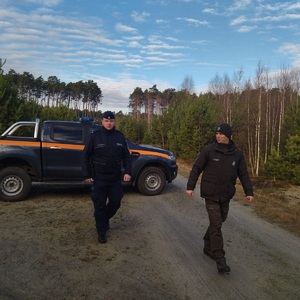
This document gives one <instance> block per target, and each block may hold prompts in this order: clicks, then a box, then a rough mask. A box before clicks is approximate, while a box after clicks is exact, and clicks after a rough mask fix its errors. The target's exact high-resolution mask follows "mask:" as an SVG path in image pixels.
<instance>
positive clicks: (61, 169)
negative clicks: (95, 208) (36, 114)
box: [0, 118, 177, 201]
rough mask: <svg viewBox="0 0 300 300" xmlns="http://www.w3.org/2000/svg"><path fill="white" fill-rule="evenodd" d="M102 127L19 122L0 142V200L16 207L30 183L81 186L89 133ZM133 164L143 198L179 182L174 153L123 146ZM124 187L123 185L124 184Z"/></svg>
mask: <svg viewBox="0 0 300 300" xmlns="http://www.w3.org/2000/svg"><path fill="white" fill-rule="evenodd" d="M99 126H101V125H97V124H94V123H93V122H92V121H91V120H90V119H89V118H81V120H80V121H78V122H75V121H54V120H49V121H45V122H43V123H42V122H40V120H39V119H36V120H35V121H21V122H17V123H14V124H13V125H11V126H10V127H9V128H8V129H7V130H6V131H5V132H3V133H2V134H1V136H0V199H1V200H4V201H19V200H23V199H25V198H26V197H27V196H28V194H29V193H30V190H31V187H32V184H33V183H39V184H65V185H69V184H71V185H74V184H75V185H77V184H78V185H80V184H83V178H82V170H81V155H82V150H83V148H84V144H85V142H86V141H87V139H88V138H89V135H90V134H91V132H93V131H95V130H97V129H99V128H100V127H99ZM127 143H128V148H129V151H130V154H131V158H132V178H131V181H130V183H129V184H130V185H132V186H134V187H137V188H138V190H139V191H140V193H142V194H144V195H149V196H151V195H158V194H160V193H161V192H162V191H163V189H164V187H165V185H166V182H168V183H171V182H172V181H173V180H174V179H175V178H176V176H177V164H176V159H175V157H174V155H173V153H172V152H170V151H167V150H164V149H161V148H156V147H151V146H145V145H139V144H134V143H132V142H130V141H129V140H127ZM124 184H126V183H124Z"/></svg>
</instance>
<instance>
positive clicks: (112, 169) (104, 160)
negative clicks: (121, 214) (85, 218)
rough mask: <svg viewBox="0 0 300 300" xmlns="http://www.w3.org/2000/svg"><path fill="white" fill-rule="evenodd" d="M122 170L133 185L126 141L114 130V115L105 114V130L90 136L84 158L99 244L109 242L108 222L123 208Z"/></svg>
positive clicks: (125, 178) (83, 167)
mask: <svg viewBox="0 0 300 300" xmlns="http://www.w3.org/2000/svg"><path fill="white" fill-rule="evenodd" d="M122 166H123V167H124V169H125V174H124V176H123V180H124V181H130V179H131V176H130V174H131V160H130V153H129V150H128V146H127V143H126V139H125V137H124V135H123V133H121V132H120V131H118V130H116V129H115V115H114V114H113V113H112V112H111V111H106V112H104V113H103V115H102V127H101V128H100V129H99V130H97V131H95V132H94V133H92V134H91V137H90V139H89V141H88V142H87V144H86V145H85V147H84V150H83V155H82V169H83V178H84V182H85V183H93V187H92V192H91V199H92V200H93V203H94V217H95V222H96V229H97V233H98V241H99V242H100V243H106V242H107V238H106V232H107V230H108V229H109V219H110V218H111V217H112V216H114V215H115V214H116V212H117V210H118V209H119V208H120V205H121V199H122V197H123V189H122ZM107 200H108V201H107Z"/></svg>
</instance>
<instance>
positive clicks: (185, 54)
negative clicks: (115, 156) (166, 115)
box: [0, 0, 300, 113]
mask: <svg viewBox="0 0 300 300" xmlns="http://www.w3.org/2000/svg"><path fill="white" fill-rule="evenodd" d="M0 4H1V5H0V58H1V59H2V62H3V61H4V60H6V63H5V65H4V66H3V69H4V72H5V73H6V72H8V71H9V70H11V69H12V70H14V71H15V72H17V73H19V74H22V73H23V72H29V73H31V74H33V76H34V77H35V78H37V77H39V76H42V77H43V79H44V80H47V79H48V77H49V76H56V77H57V78H58V79H59V80H60V81H61V82H65V83H69V82H77V81H80V80H82V81H84V82H86V81H88V80H93V81H94V82H96V83H97V84H98V86H99V87H100V88H101V91H102V94H103V98H102V105H101V106H100V107H99V109H100V110H101V111H104V110H112V111H115V112H118V111H120V110H122V111H123V112H125V113H126V112H128V110H129V109H128V104H129V95H130V94H131V93H132V92H133V91H134V89H135V88H136V87H140V88H142V89H143V90H145V89H149V88H151V87H152V86H153V85H156V86H157V88H158V90H160V91H164V90H165V89H168V88H174V89H176V90H180V89H181V86H182V83H183V81H184V79H185V78H187V77H188V78H191V79H192V81H193V83H194V92H195V93H196V94H199V93H205V92H206V91H208V87H209V83H210V81H211V80H212V79H213V78H215V76H216V75H219V76H221V77H222V76H224V75H225V74H226V75H228V76H229V77H230V78H233V76H234V73H235V72H237V71H239V70H240V69H241V68H242V69H243V71H244V78H245V79H251V78H254V77H255V73H256V69H257V66H258V64H259V63H262V64H263V65H265V66H266V67H267V68H268V70H269V71H270V72H276V71H277V70H279V69H280V68H282V67H283V66H284V67H288V68H293V67H296V68H300V1H276V0H219V1H211V0H144V1H142V0H22V1H21V0H13V1H12V0H0Z"/></svg>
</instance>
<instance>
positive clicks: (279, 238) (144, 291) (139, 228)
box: [0, 175, 300, 300]
mask: <svg viewBox="0 0 300 300" xmlns="http://www.w3.org/2000/svg"><path fill="white" fill-rule="evenodd" d="M185 186H186V178H184V177H183V176H181V175H179V176H178V177H177V178H176V180H175V181H174V182H173V183H172V184H167V187H166V189H165V191H164V193H163V194H162V195H159V196H154V197H146V196H142V195H141V194H139V193H138V192H136V191H135V190H133V189H131V188H126V190H125V196H124V199H123V201H122V206H121V208H120V210H119V211H118V213H117V215H116V216H115V217H114V218H113V219H112V221H111V229H110V231H109V234H108V243H106V244H99V243H98V242H97V235H96V231H95V226H94V220H93V207H92V202H91V200H90V199H89V190H88V189H87V188H62V187H57V188H54V187H51V188H44V187H35V188H34V189H33V191H32V193H31V194H30V196H29V198H28V199H27V200H25V201H22V202H16V203H7V202H0V222H1V241H0V276H1V278H0V279H1V280H0V299H1V300H12V299H15V300H27V299H28V300H32V299H43V300H47V299H56V300H57V299H104V300H112V299H113V300H123V299H130V300H140V299H143V300H147V299H155V300H156V299H159V300H165V299H179V300H181V299H182V300H187V299H193V300H199V299H200V300H201V299H206V300H208V299H230V300H234V299H249V300H250V299H253V300H258V299H261V300H264V299H272V300H274V299H278V300H279V299H280V300H282V299H300V279H299V277H300V276H299V271H300V239H299V238H297V237H295V236H293V235H291V234H289V233H288V232H286V231H284V230H282V229H280V228H278V227H276V226H274V225H271V224H270V223H268V222H266V221H263V220H261V219H259V218H258V217H256V216H255V215H254V214H253V212H252V210H251V206H250V205H246V202H245V205H242V204H240V203H238V202H236V201H232V202H231V206H230V212H229V217H228V219H227V221H226V222H225V223H224V226H223V234H224V242H225V250H226V256H227V263H228V264H229V266H230V267H231V273H230V274H229V275H220V274H218V272H217V269H216V264H215V262H214V261H213V260H212V259H210V258H209V257H207V256H205V255H204V254H203V252H202V250H203V240H202V237H203V234H204V233H205V230H206V227H207V222H208V220H207V215H206V211H205V207H204V203H203V200H201V199H200V196H199V188H198V187H197V190H196V193H195V194H196V195H195V196H194V197H193V198H189V197H187V195H186V194H185Z"/></svg>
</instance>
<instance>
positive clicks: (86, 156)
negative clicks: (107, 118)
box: [82, 127, 131, 181]
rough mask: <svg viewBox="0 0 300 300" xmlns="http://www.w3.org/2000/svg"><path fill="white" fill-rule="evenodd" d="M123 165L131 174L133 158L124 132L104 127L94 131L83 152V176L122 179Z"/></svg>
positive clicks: (109, 179) (127, 172) (126, 171)
mask: <svg viewBox="0 0 300 300" xmlns="http://www.w3.org/2000/svg"><path fill="white" fill-rule="evenodd" d="M122 167H124V169H125V174H128V175H130V174H131V158H130V153H129V150H128V146H127V143H126V139H125V137H124V135H123V133H121V132H120V131H118V130H116V129H115V128H113V129H111V130H107V129H105V128H104V127H101V128H100V129H99V130H96V131H95V132H93V133H92V134H91V137H90V139H89V141H88V142H87V144H86V145H85V147H84V150H83V154H82V170H83V178H84V179H86V178H98V179H100V180H107V181H113V180H121V176H122Z"/></svg>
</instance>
